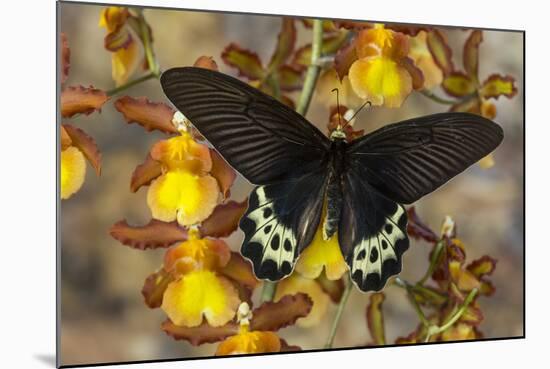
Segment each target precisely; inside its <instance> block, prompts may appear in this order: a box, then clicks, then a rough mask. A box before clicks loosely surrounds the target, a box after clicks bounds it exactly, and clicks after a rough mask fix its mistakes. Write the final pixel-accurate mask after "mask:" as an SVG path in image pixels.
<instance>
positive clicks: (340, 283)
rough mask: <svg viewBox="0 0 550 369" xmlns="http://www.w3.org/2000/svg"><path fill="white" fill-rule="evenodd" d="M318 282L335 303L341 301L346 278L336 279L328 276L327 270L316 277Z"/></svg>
mask: <svg viewBox="0 0 550 369" xmlns="http://www.w3.org/2000/svg"><path fill="white" fill-rule="evenodd" d="M316 281H317V283H319V285H320V286H321V289H322V290H323V292H325V293H326V294H327V295H328V296H329V297H330V300H331V301H332V302H334V303H335V304H337V303H339V302H340V299H341V298H342V295H343V294H344V287H345V286H344V280H343V279H342V278H340V279H337V280H335V281H333V280H330V279H328V278H327V276H326V274H325V272H323V273H321V275H319V277H317V279H316Z"/></svg>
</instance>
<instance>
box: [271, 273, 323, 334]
mask: <svg viewBox="0 0 550 369" xmlns="http://www.w3.org/2000/svg"><path fill="white" fill-rule="evenodd" d="M299 292H302V293H306V294H307V295H308V296H309V297H310V298H311V300H312V301H313V306H312V307H311V310H310V312H309V314H308V315H307V316H305V317H303V318H300V319H298V320H297V321H296V324H297V325H299V326H300V327H304V328H306V327H313V326H316V325H318V324H319V323H320V322H321V320H322V319H323V318H324V316H325V314H326V312H327V308H328V304H329V302H330V297H329V296H328V295H327V294H326V293H325V292H324V291H323V289H322V288H321V286H320V285H319V283H317V281H316V280H315V279H309V278H305V277H302V276H301V275H299V274H296V273H294V274H292V275H291V276H290V277H288V278H285V279H283V280H281V281H280V282H279V284H278V285H277V292H276V293H275V299H274V301H275V302H277V301H279V300H280V299H281V298H283V296H285V295H294V294H296V293H299Z"/></svg>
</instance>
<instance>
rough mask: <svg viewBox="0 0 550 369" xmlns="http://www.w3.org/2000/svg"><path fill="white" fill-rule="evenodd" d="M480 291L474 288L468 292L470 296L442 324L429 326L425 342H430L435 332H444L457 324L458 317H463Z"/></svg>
mask: <svg viewBox="0 0 550 369" xmlns="http://www.w3.org/2000/svg"><path fill="white" fill-rule="evenodd" d="M477 292H478V289H477V288H474V289H473V290H471V291H470V293H468V296H466V298H465V299H464V302H463V303H462V304H461V305H460V307H459V308H458V310H457V311H456V312H455V313H454V314H453V315H452V316H451V317H450V318H449V319H448V320H447V321H446V322H445V323H443V325H441V326H436V325H432V326H430V327H429V328H428V333H427V335H426V340H425V342H428V341H429V340H430V337H431V336H433V335H434V334H439V333H442V332H445V331H446V330H447V329H449V328H451V326H452V325H453V324H455V323H456V322H457V321H458V319H460V318H461V317H462V315H463V314H464V312H465V311H466V309H467V308H468V306H469V305H470V304H471V303H472V301H473V300H474V297H476V295H477Z"/></svg>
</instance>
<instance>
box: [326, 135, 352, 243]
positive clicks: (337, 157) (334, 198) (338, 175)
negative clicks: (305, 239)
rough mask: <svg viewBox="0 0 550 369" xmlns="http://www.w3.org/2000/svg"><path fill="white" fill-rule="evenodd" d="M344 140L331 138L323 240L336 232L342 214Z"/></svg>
mask: <svg viewBox="0 0 550 369" xmlns="http://www.w3.org/2000/svg"><path fill="white" fill-rule="evenodd" d="M346 146H347V143H346V140H345V139H344V138H341V137H336V138H332V142H331V145H330V149H329V159H328V161H329V163H330V172H329V174H328V183H327V189H326V193H325V199H326V200H325V201H326V208H327V210H326V216H325V219H324V222H323V239H325V240H328V239H330V238H331V237H332V236H333V235H334V233H335V232H336V231H337V230H338V223H339V221H340V215H341V212H342V201H343V193H342V176H343V174H344V173H345V171H346V157H345V150H346Z"/></svg>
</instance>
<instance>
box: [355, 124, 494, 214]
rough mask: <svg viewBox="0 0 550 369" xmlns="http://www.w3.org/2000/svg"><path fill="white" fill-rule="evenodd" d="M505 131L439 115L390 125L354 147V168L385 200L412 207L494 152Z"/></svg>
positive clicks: (358, 142) (492, 126)
mask: <svg viewBox="0 0 550 369" xmlns="http://www.w3.org/2000/svg"><path fill="white" fill-rule="evenodd" d="M502 138H503V132H502V128H500V126H499V125H497V124H496V123H494V122H492V121H490V120H488V119H485V118H483V117H481V116H479V115H475V114H470V113H440V114H433V115H428V116H424V117H420V118H415V119H410V120H406V121H403V122H399V123H394V124H390V125H387V126H385V127H383V128H381V129H379V130H377V131H375V132H373V133H371V134H368V135H366V136H364V137H361V138H360V139H357V140H355V141H353V142H352V143H351V144H350V145H349V146H348V149H347V158H348V162H349V163H350V167H353V168H362V170H361V173H362V176H361V180H363V181H367V182H368V183H369V184H370V185H371V186H372V187H374V188H375V189H377V190H378V191H379V192H381V193H382V194H383V195H385V196H386V197H388V198H390V199H392V200H394V201H396V202H398V203H401V204H410V203H413V202H415V201H416V200H418V199H419V198H421V197H422V196H424V195H426V194H428V193H430V192H432V191H434V190H435V189H437V188H438V187H440V186H441V185H443V184H444V183H446V182H447V181H449V180H450V179H451V178H453V177H454V176H456V175H457V174H459V173H460V172H462V171H464V170H465V169H466V168H468V167H469V166H470V165H472V164H474V163H475V162H477V161H478V160H479V159H481V158H483V157H484V156H486V155H487V154H489V153H490V152H491V151H493V150H494V149H495V148H496V147H497V146H498V145H499V144H500V142H501V141H502Z"/></svg>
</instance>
